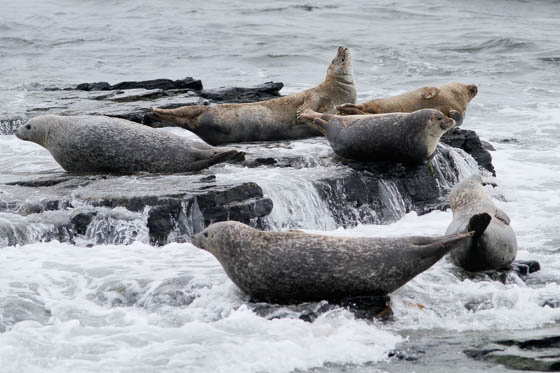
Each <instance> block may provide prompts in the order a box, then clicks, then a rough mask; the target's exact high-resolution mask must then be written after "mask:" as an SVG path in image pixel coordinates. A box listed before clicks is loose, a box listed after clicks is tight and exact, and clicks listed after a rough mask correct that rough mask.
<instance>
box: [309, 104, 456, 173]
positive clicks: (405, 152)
mask: <svg viewBox="0 0 560 373" xmlns="http://www.w3.org/2000/svg"><path fill="white" fill-rule="evenodd" d="M301 117H302V118H305V119H308V120H312V121H313V123H314V124H315V125H316V126H317V127H318V128H319V129H320V130H321V131H322V132H323V133H324V134H325V135H326V136H327V139H328V140H329V143H330V145H331V147H332V149H333V150H334V152H335V153H336V154H337V155H339V156H341V157H343V158H346V159H352V160H356V161H394V162H402V163H407V164H420V163H423V162H425V161H426V160H427V159H429V158H430V157H431V156H432V155H433V154H434V152H435V150H436V147H437V144H438V142H439V139H440V137H441V135H443V133H444V132H445V131H447V130H449V129H450V128H452V127H453V126H454V125H455V121H454V120H453V119H451V118H448V117H446V116H445V115H443V113H441V112H440V111H437V110H434V109H424V110H419V111H415V112H413V113H392V114H378V115H345V116H341V115H330V114H320V113H313V112H309V111H307V112H305V113H303V114H302V115H301Z"/></svg>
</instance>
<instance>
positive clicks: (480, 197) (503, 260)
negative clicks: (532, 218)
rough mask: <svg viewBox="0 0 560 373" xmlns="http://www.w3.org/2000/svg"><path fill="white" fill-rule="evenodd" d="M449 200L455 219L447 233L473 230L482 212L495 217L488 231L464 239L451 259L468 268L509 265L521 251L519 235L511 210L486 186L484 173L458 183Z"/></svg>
mask: <svg viewBox="0 0 560 373" xmlns="http://www.w3.org/2000/svg"><path fill="white" fill-rule="evenodd" d="M449 202H450V205H451V209H452V210H453V220H452V222H451V224H450V225H449V227H447V234H457V233H462V232H467V231H470V230H472V229H473V220H474V219H473V217H476V216H477V215H479V214H487V215H489V217H490V218H491V219H490V223H489V224H488V227H487V228H486V230H484V232H481V234H477V235H474V236H473V237H472V238H469V239H468V240H465V241H463V242H462V243H461V244H460V245H459V246H458V247H457V248H456V249H455V250H454V251H453V252H451V254H450V256H449V257H450V259H451V261H452V262H453V263H454V264H455V265H457V266H459V267H461V268H464V269H466V270H468V271H483V270H488V269H504V268H507V267H508V266H509V265H510V264H511V263H512V262H513V260H514V259H515V256H516V255H517V239H516V237H515V233H514V231H513V229H512V228H511V226H510V219H509V217H508V216H507V214H506V213H505V212H503V211H502V210H500V209H499V208H497V207H496V206H495V205H494V202H493V201H492V198H491V197H490V196H489V195H488V194H487V193H486V191H485V190H484V187H483V184H482V177H481V176H480V175H478V174H476V175H473V176H471V177H469V178H467V179H465V180H463V181H461V182H460V183H458V184H457V185H455V187H453V189H452V191H451V194H450V196H449Z"/></svg>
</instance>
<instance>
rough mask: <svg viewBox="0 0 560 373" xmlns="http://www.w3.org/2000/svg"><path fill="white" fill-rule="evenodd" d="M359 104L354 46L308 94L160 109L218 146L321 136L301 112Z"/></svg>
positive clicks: (159, 112) (341, 54) (172, 120)
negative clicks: (302, 119)
mask: <svg viewBox="0 0 560 373" xmlns="http://www.w3.org/2000/svg"><path fill="white" fill-rule="evenodd" d="M345 102H353V103H355V102H356V86H355V85H354V72H353V68H352V58H351V57H350V51H349V50H348V48H343V47H340V48H338V54H337V55H336V57H335V59H334V60H333V61H332V63H331V65H330V66H329V69H328V71H327V77H326V79H325V81H324V82H323V83H321V84H320V85H319V86H317V87H315V88H311V89H308V90H306V91H303V92H300V93H297V94H293V95H289V96H285V97H280V98H276V99H272V100H267V101H261V102H254V103H250V104H222V105H215V106H203V105H196V106H184V107H180V108H177V109H170V110H166V109H155V108H152V111H153V113H154V114H155V116H156V117H157V118H159V119H161V120H163V121H165V122H169V123H173V124H175V125H177V126H179V127H183V128H186V129H188V130H190V131H192V132H194V133H195V134H197V135H198V136H200V137H201V138H202V139H203V140H204V141H206V142H207V143H209V144H212V145H219V144H225V143H234V142H247V141H269V140H284V139H301V138H306V137H312V136H320V135H321V134H320V132H319V131H317V129H316V128H314V127H313V126H310V125H308V124H307V123H305V122H304V121H299V120H298V117H297V114H298V113H301V112H303V111H304V110H306V109H311V110H314V111H318V112H321V113H335V112H336V110H335V106H336V105H340V104H343V103H345Z"/></svg>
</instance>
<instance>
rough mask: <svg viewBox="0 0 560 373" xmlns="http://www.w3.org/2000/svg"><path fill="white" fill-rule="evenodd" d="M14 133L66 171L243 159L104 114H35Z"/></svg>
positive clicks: (183, 166)
mask: <svg viewBox="0 0 560 373" xmlns="http://www.w3.org/2000/svg"><path fill="white" fill-rule="evenodd" d="M16 136H17V137H18V138H19V139H21V140H26V141H32V142H35V143H37V144H39V145H41V146H43V147H45V148H46V149H47V150H48V151H49V152H50V153H51V154H52V156H53V157H54V159H55V160H56V161H57V162H58V163H59V164H60V165H61V166H62V168H64V169H65V170H66V171H69V172H109V173H111V172H113V173H133V172H139V171H147V172H161V173H172V172H187V171H197V170H201V169H203V168H206V167H209V166H212V165H214V164H216V163H220V162H225V161H228V160H241V159H243V158H244V153H242V152H239V151H236V150H226V149H217V148H214V147H213V146H210V145H207V144H204V143H202V142H196V141H191V140H188V139H186V138H183V137H180V136H177V135H174V134H171V133H165V132H163V131H161V130H156V129H153V128H149V127H146V126H143V125H140V124H136V123H133V122H130V121H128V120H124V119H118V118H110V117H105V116H94V115H82V116H67V117H65V116H59V115H41V116H38V117H35V118H33V119H31V120H29V121H28V122H27V123H26V124H25V125H24V126H22V127H20V128H18V130H17V131H16Z"/></svg>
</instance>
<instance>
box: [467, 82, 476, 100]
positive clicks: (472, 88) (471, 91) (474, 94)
mask: <svg viewBox="0 0 560 373" xmlns="http://www.w3.org/2000/svg"><path fill="white" fill-rule="evenodd" d="M468 88H469V92H470V93H471V96H472V97H474V96H476V95H477V94H478V87H477V86H476V84H471V85H469V86H468Z"/></svg>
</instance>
